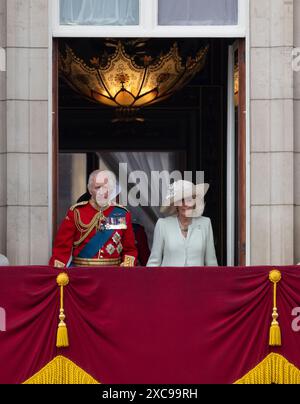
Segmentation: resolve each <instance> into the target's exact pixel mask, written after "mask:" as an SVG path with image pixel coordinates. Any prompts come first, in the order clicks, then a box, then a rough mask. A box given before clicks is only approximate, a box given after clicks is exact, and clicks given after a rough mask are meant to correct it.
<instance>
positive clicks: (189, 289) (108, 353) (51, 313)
mask: <svg viewBox="0 0 300 404" xmlns="http://www.w3.org/2000/svg"><path fill="white" fill-rule="evenodd" d="M271 269H272V268H267V267H262V268H234V269H233V268H231V269H230V268H168V269H164V268H158V269H153V268H152V269H145V268H143V269H139V268H137V269H120V268H116V269H113V268H95V269H72V270H70V271H69V276H70V284H69V286H67V287H66V288H65V313H66V316H67V318H66V322H67V326H68V331H69V340H70V347H69V348H67V349H61V350H57V349H56V348H55V343H56V330H57V325H58V314H59V288H58V286H57V284H56V276H57V274H58V272H57V271H56V270H54V269H52V268H48V267H41V268H32V267H31V268H21V267H19V268H7V269H0V307H2V308H4V309H5V310H6V313H7V331H6V332H0V383H22V382H24V381H26V380H27V379H29V378H30V377H31V376H33V375H34V374H35V373H36V372H38V371H39V370H40V369H41V368H42V367H44V366H45V365H46V364H47V363H49V362H50V361H51V360H52V359H53V358H54V357H55V356H57V355H64V356H66V357H67V358H69V359H71V360H72V361H73V362H75V363H76V364H77V365H78V366H79V367H81V368H82V369H84V370H85V371H86V372H87V373H88V374H90V375H91V376H93V377H94V378H95V379H96V380H98V381H99V382H101V383H116V384H119V383H120V384H122V383H233V382H235V381H236V380H238V379H240V378H241V377H243V376H244V375H245V374H246V373H247V372H248V371H250V370H251V369H252V368H254V367H255V366H256V365H257V364H258V363H260V362H261V361H262V360H263V359H264V358H265V357H266V356H267V355H268V354H269V353H270V352H278V353H280V354H282V355H283V356H284V357H285V358H286V359H287V360H288V361H290V362H291V363H293V364H294V365H295V366H296V367H298V368H300V332H298V333H297V332H295V331H293V330H292V321H293V320H294V317H293V316H292V310H293V309H294V308H295V307H300V271H299V267H298V268H296V267H295V268H293V267H286V268H277V269H279V270H281V272H282V280H281V282H280V283H279V285H278V303H277V306H278V311H279V316H280V317H279V323H280V327H281V331H282V347H281V348H277V349H271V348H269V346H268V333H269V328H270V324H271V321H272V317H271V315H272V307H273V302H272V298H273V293H272V284H271V283H270V281H269V280H268V277H269V271H270V270H271Z"/></svg>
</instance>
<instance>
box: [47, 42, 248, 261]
mask: <svg viewBox="0 0 300 404" xmlns="http://www.w3.org/2000/svg"><path fill="white" fill-rule="evenodd" d="M99 41H101V39H68V40H65V39H64V40H62V39H61V40H57V41H56V42H55V46H54V49H55V55H54V61H57V54H58V52H59V49H60V48H61V46H64V45H65V43H66V42H67V43H68V44H71V46H73V47H74V46H76V47H77V48H78V49H81V52H82V53H81V54H82V55H84V53H85V52H86V54H87V57H90V56H91V55H92V53H93V52H94V50H95V47H97V46H98V43H99ZM152 41H153V42H152V46H154V47H156V48H157V50H158V51H159V48H160V47H162V48H163V47H166V46H169V44H170V43H173V42H174V41H178V42H179V43H180V44H181V46H182V47H183V48H184V49H185V51H186V52H189V51H191V50H195V49H197V48H199V47H201V46H204V45H208V46H209V52H208V57H207V61H206V64H205V66H204V69H203V70H202V71H201V72H200V73H199V74H197V76H196V77H194V79H193V80H192V81H191V82H190V83H189V84H188V85H186V86H185V87H184V88H183V89H182V90H181V91H179V92H177V93H175V94H174V95H173V96H172V97H171V98H169V99H167V100H165V101H163V102H161V103H159V104H155V105H150V106H148V107H145V108H143V110H142V112H141V114H142V117H143V122H113V121H114V117H115V111H114V110H113V108H110V107H106V106H102V105H101V104H94V103H91V102H90V101H87V100H86V99H85V98H84V97H81V96H80V95H79V94H78V93H77V92H75V91H74V90H73V89H72V88H70V86H68V84H66V82H65V81H64V80H61V79H59V78H58V72H57V70H58V67H57V64H56V63H54V75H55V78H56V80H55V81H54V83H57V88H56V91H55V92H54V94H55V97H54V102H55V106H54V110H55V111H57V115H56V116H55V125H54V145H55V147H54V184H53V186H54V208H55V209H54V217H53V221H54V228H55V227H56V226H57V224H58V222H59V221H60V220H61V218H62V217H63V216H64V215H65V211H66V209H67V208H68V206H70V205H72V204H74V203H75V202H76V201H77V199H78V198H79V197H80V195H81V194H82V193H84V192H85V191H86V189H85V184H86V182H87V178H88V176H89V173H90V172H91V171H93V170H94V169H98V168H99V167H101V164H102V165H103V164H104V165H107V166H110V164H112V163H113V164H116V163H117V162H128V163H131V164H133V165H134V168H135V169H137V168H138V167H139V166H140V169H143V167H142V165H143V164H142V163H141V162H143V163H145V164H146V165H147V164H148V166H151V168H152V170H158V171H159V170H161V169H162V168H163V169H165V168H166V169H168V170H171V171H172V170H179V171H181V172H183V171H185V170H188V171H193V172H196V171H204V173H205V182H208V183H210V190H209V192H208V194H207V197H206V209H205V213H204V215H206V216H209V217H210V218H211V220H212V224H213V229H214V236H215V244H216V252H217V257H218V261H219V264H220V265H226V264H227V249H228V243H227V237H228V232H227V229H228V223H227V222H228V220H230V217H229V216H228V215H227V211H228V203H229V202H228V201H230V199H228V192H227V191H228V189H227V185H228V109H229V104H228V91H229V90H230V89H229V88H228V82H229V79H228V77H229V73H230V72H229V69H228V62H229V60H228V59H229V57H228V55H229V47H230V46H234V42H235V41H234V40H233V39H191V38H189V39H170V40H168V39H155V40H154V39H153V40H152ZM241 42H244V41H241ZM237 58H238V63H239V62H240V63H241V61H242V53H238V55H237ZM236 66H238V68H239V64H238V65H236V64H235V71H234V72H233V75H235V76H234V77H235V80H236ZM244 74H245V72H244V71H240V75H239V79H238V80H239V81H242V80H241V79H243V81H244ZM234 77H233V83H234ZM235 84H237V83H236V82H235ZM241 88H243V84H241V83H239V86H238V89H239V90H238V91H239V92H238V93H236V97H238V98H239V103H238V104H236V110H235V117H236V121H235V127H234V136H236V142H235V148H236V149H235V156H234V161H235V163H234V164H235V172H236V181H235V195H233V196H232V198H234V206H235V210H234V216H235V228H234V238H233V243H234V251H235V259H234V263H235V264H236V265H237V264H240V265H243V264H244V261H245V254H244V252H243V249H244V247H245V243H244V242H242V240H241V238H240V237H243V228H244V227H243V226H245V217H244V211H243V209H244V200H243V194H242V193H243V192H244V185H245V184H244V182H245V178H244V177H243V172H244V169H245V162H244V160H243V159H244V158H245V153H244V152H243V147H245V143H243V141H242V142H241V141H240V139H241V136H240V135H239V133H240V131H243V130H244V128H243V125H241V120H243V119H244V117H243V116H242V114H240V110H241V109H242V108H243V105H242V102H243V101H242V100H243V97H245V94H244V93H243V92H242V91H241ZM235 90H236V89H235ZM233 102H234V98H233ZM139 161H140V163H139ZM129 209H130V206H129ZM144 213H145V217H146V219H145V223H143V224H144V225H145V226H146V228H147V233H148V238H149V243H150V245H151V229H153V228H154V224H155V222H156V220H157V218H158V214H159V213H158V210H156V211H154V212H150V211H148V212H147V211H144ZM137 216H139V215H137ZM139 220H141V218H140V217H139Z"/></svg>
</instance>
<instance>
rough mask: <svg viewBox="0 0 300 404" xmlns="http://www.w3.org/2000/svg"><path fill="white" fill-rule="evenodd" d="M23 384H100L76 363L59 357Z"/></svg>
mask: <svg viewBox="0 0 300 404" xmlns="http://www.w3.org/2000/svg"><path fill="white" fill-rule="evenodd" d="M23 384H100V383H99V382H97V380H95V379H94V378H93V377H92V376H90V375H89V374H88V373H86V372H85V371H84V370H83V369H81V368H80V367H79V366H77V365H75V363H74V362H72V361H70V360H69V359H67V358H65V357H64V356H57V357H56V358H55V359H53V361H51V362H50V363H49V364H48V365H46V366H45V367H44V368H43V369H42V370H40V371H39V372H38V373H37V374H36V375H34V376H33V377H31V378H30V379H29V380H27V381H26V382H25V383H23Z"/></svg>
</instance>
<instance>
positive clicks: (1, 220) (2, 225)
mask: <svg viewBox="0 0 300 404" xmlns="http://www.w3.org/2000/svg"><path fill="white" fill-rule="evenodd" d="M0 58H1V60H0V253H2V254H6V212H7V208H6V205H7V200H6V161H7V154H6V71H5V70H6V66H5V64H6V60H5V59H6V0H0Z"/></svg>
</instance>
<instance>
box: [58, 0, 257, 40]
mask: <svg viewBox="0 0 300 404" xmlns="http://www.w3.org/2000/svg"><path fill="white" fill-rule="evenodd" d="M249 1H250V0H52V2H51V3H52V4H53V6H52V7H53V36H54V37H82V38H84V37H90V38H92V37H106V38H108V37H117V38H118V37H135V38H137V37H153V38H154V37H161V38H163V37H169V38H170V37H175V38H179V37H181V38H184V37H203V38H204V37H208V38H218V37H219V38H220V37H232V38H238V37H245V36H246V31H247V30H246V26H247V19H248V17H247V16H248V14H249Z"/></svg>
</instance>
